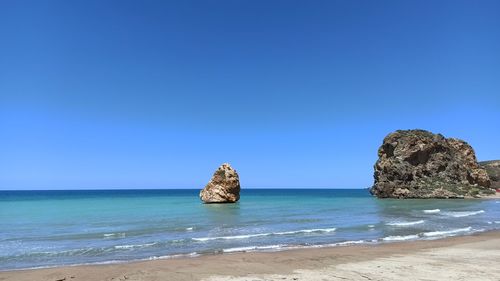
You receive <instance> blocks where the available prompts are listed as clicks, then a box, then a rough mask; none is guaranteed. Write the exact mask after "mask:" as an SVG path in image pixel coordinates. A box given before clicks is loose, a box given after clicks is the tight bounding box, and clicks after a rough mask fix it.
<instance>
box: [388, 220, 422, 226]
mask: <svg viewBox="0 0 500 281" xmlns="http://www.w3.org/2000/svg"><path fill="white" fill-rule="evenodd" d="M422 223H424V220H419V221H403V222H388V223H386V225H390V226H411V225H416V224H422Z"/></svg>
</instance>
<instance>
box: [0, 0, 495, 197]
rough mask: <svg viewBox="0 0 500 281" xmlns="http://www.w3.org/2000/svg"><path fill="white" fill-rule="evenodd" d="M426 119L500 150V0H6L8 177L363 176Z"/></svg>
mask: <svg viewBox="0 0 500 281" xmlns="http://www.w3.org/2000/svg"><path fill="white" fill-rule="evenodd" d="M410 128H422V129H427V130H431V131H433V132H440V133H443V134H444V135H445V136H453V137H458V138H462V139H464V140H466V141H468V142H469V143H470V144H471V145H472V146H473V147H474V148H475V150H476V153H477V155H478V158H479V159H480V160H487V159H500V145H499V144H500V1H480V0H479V1H472V0H470V1H458V0H452V1H425V0H424V1H400V0H395V1H352V0H345V1H290V0H286V1H273V0H271V1H269V0H266V1H256V0H252V1H250V0H248V1H244V0H230V1H218V0H214V1H189V0H188V1H186V0H183V1H100V0H99V1H90V0H85V1H18V0H12V1H9V0H0V189H38V188H43V189H61V188H68V189H71V188H202V187H203V186H204V185H205V184H206V182H207V181H208V180H209V179H210V177H211V175H212V173H213V171H214V170H215V169H216V168H217V167H218V166H219V165H220V164H221V163H223V162H230V163H231V164H232V165H233V167H234V168H236V169H237V170H238V172H239V173H240V179H241V183H242V187H243V188H245V187H331V188H364V187H368V186H370V185H371V184H372V182H373V164H374V162H375V161H376V158H377V149H378V147H379V145H380V144H381V142H382V139H383V138H384V136H385V135H386V134H388V133H389V132H391V131H393V130H396V129H410Z"/></svg>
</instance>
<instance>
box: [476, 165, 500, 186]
mask: <svg viewBox="0 0 500 281" xmlns="http://www.w3.org/2000/svg"><path fill="white" fill-rule="evenodd" d="M479 165H480V166H481V167H483V168H484V169H485V170H486V173H488V176H489V177H490V181H491V187H492V188H495V189H500V160H493V161H484V162H479Z"/></svg>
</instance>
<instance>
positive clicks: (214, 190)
mask: <svg viewBox="0 0 500 281" xmlns="http://www.w3.org/2000/svg"><path fill="white" fill-rule="evenodd" d="M200 199H201V200H202V201H203V202H204V203H234V202H236V201H238V200H239V199H240V179H239V177H238V173H236V170H234V169H233V168H232V167H231V165H229V164H227V163H224V164H222V165H221V166H220V167H219V168H218V169H217V171H215V173H214V175H213V176H212V179H211V180H210V181H209V182H208V184H207V185H206V186H205V188H203V189H202V190H201V191H200Z"/></svg>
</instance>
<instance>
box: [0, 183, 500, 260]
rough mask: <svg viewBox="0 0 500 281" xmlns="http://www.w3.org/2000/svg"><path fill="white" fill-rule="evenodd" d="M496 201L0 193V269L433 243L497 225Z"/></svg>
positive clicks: (334, 193)
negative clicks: (208, 200) (211, 200)
mask: <svg viewBox="0 0 500 281" xmlns="http://www.w3.org/2000/svg"><path fill="white" fill-rule="evenodd" d="M499 203H500V201H499V200H390V199H384V200H379V199H376V198H373V197H371V196H370V195H369V193H368V191H367V190H339V189H244V190H242V193H241V200H240V202H238V203H236V204H221V205H216V204H210V205H206V204H202V203H201V202H200V201H199V199H198V190H99V191H97V190H92V191H89V190H79V191H0V269H3V270H5V269H18V268H31V267H43V266H57V265H68V264H84V263H106V262H120V261H130V260H140V259H156V258H168V257H173V256H174V257H175V256H178V255H180V256H182V255H190V256H195V255H203V254H214V253H224V252H237V251H268V250H280V249H286V248H294V247H321V246H335V245H346V244H353V243H385V242H391V241H403V240H416V239H436V238H441V237H446V236H453V235H467V234H470V233H474V232H478V231H485V230H492V229H499V228H500V204H499Z"/></svg>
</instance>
